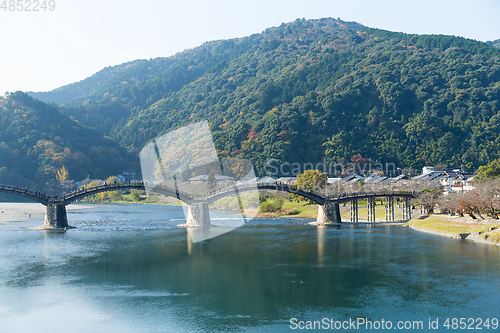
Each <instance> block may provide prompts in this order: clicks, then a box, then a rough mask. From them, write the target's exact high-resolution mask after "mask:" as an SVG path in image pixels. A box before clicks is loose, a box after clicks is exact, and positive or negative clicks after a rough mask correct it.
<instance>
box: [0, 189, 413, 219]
mask: <svg viewBox="0 0 500 333" xmlns="http://www.w3.org/2000/svg"><path fill="white" fill-rule="evenodd" d="M121 189H137V190H145V186H144V184H143V183H142V182H135V183H116V182H115V183H110V184H103V185H98V186H95V187H89V188H81V189H78V190H75V191H72V192H70V193H66V194H63V195H53V196H49V195H47V194H45V193H43V192H41V191H33V190H29V189H28V188H20V187H18V186H9V185H0V193H7V194H12V195H18V196H22V197H24V198H27V199H29V200H32V201H36V202H39V203H41V204H42V205H44V206H46V211H45V222H44V226H45V227H46V228H66V227H68V219H67V215H66V205H69V204H70V203H72V202H74V201H76V200H81V199H83V198H84V197H86V196H89V195H94V194H97V193H100V192H106V191H115V190H121ZM257 189H259V190H275V191H283V192H288V193H293V194H297V195H300V196H303V197H306V198H308V199H310V200H311V201H313V202H315V203H317V204H318V205H319V206H318V218H317V222H316V223H317V224H340V223H341V218H340V209H339V204H341V203H346V202H350V203H351V222H354V223H357V222H358V220H359V219H358V201H359V200H364V199H367V202H368V221H369V222H375V198H379V197H385V198H386V200H385V201H386V207H385V208H386V220H387V221H394V198H396V197H397V198H402V201H403V219H410V218H411V198H414V197H415V193H414V192H405V191H396V192H389V191H380V192H353V193H343V194H339V195H333V196H329V195H325V194H323V193H318V192H314V191H308V190H304V189H301V188H298V187H297V186H295V185H287V184H284V183H279V182H271V183H258V182H241V183H236V184H234V185H231V186H228V187H225V188H223V189H220V190H217V191H214V192H211V193H208V194H206V195H205V196H201V197H200V196H198V197H193V196H192V195H190V194H189V193H186V192H182V191H179V190H176V188H171V187H168V186H162V185H161V184H160V185H155V186H152V191H154V192H156V193H160V194H163V195H165V196H170V197H175V198H177V199H179V200H181V201H183V202H185V203H187V204H188V205H189V210H188V217H187V223H186V226H189V227H208V226H210V217H209V213H208V205H209V204H210V203H212V202H214V201H217V200H219V199H221V198H223V197H225V196H228V195H235V194H236V195H237V194H239V193H243V192H247V191H251V190H257Z"/></svg>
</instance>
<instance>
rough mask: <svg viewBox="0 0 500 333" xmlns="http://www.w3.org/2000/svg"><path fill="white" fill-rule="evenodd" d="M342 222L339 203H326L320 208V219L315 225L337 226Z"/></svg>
mask: <svg viewBox="0 0 500 333" xmlns="http://www.w3.org/2000/svg"><path fill="white" fill-rule="evenodd" d="M341 222H342V220H341V218H340V207H339V204H338V203H333V202H330V201H325V204H324V205H319V206H318V217H317V219H316V222H312V223H310V224H313V225H337V224H340V223H341Z"/></svg>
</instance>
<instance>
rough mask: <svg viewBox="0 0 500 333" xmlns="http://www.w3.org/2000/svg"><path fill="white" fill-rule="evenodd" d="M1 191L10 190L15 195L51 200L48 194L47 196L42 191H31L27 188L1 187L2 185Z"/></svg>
mask: <svg viewBox="0 0 500 333" xmlns="http://www.w3.org/2000/svg"><path fill="white" fill-rule="evenodd" d="M1 190H8V191H12V192H15V193H19V194H23V195H28V196H33V197H36V198H39V199H44V200H49V199H50V196H49V195H48V194H45V193H44V192H41V191H31V190H29V189H28V188H27V187H25V188H20V187H19V186H11V185H1V184H0V191H1Z"/></svg>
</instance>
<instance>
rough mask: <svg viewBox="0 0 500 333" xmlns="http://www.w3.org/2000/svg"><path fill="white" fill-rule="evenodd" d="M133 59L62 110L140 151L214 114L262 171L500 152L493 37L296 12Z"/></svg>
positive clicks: (499, 68) (216, 125)
mask: <svg viewBox="0 0 500 333" xmlns="http://www.w3.org/2000/svg"><path fill="white" fill-rule="evenodd" d="M151 62H155V63H158V64H159V63H162V64H166V65H161V66H158V69H155V67H154V66H153V65H152V64H151ZM133 64H134V63H132V67H129V68H135V69H134V71H136V72H137V74H134V75H132V74H130V73H131V72H132V70H130V71H131V72H130V73H129V72H127V71H126V70H125V67H127V66H125V67H123V66H124V65H121V66H122V67H120V68H122V70H121V71H119V72H120V73H119V74H115V76H111V75H109V76H108V78H106V79H103V80H102V82H105V83H102V87H109V88H106V89H103V90H101V88H100V87H99V88H95V87H94V90H93V92H90V93H89V91H90V88H92V85H91V84H90V83H89V82H90V81H89V82H87V83H85V80H84V81H82V82H79V83H76V84H75V85H74V87H75V89H76V87H78V89H76V90H78V91H82V92H83V91H86V93H87V95H86V96H87V97H83V96H85V93H81V94H75V95H71V96H70V97H64V98H66V99H67V100H68V99H70V98H73V99H75V98H76V99H75V100H78V99H79V98H86V100H85V101H84V102H82V103H81V104H79V105H74V106H72V107H63V108H61V111H62V112H64V113H66V114H67V115H71V116H73V117H74V118H75V119H77V120H78V121H79V122H81V123H82V124H85V125H87V126H92V127H95V128H97V129H98V130H99V131H101V132H102V133H103V134H106V135H109V136H110V137H111V138H112V139H114V140H116V141H117V142H119V143H120V144H121V145H122V146H124V147H127V149H128V150H129V151H131V152H135V153H137V152H139V151H140V149H141V148H142V147H143V146H144V145H145V144H146V143H147V142H148V140H150V139H152V138H154V137H156V136H158V135H160V134H163V133H165V132H167V131H169V130H172V129H175V128H178V127H179V126H182V125H185V124H188V123H190V122H194V121H201V120H208V121H209V122H210V124H211V128H212V132H213V134H214V139H215V143H216V148H217V149H218V150H219V153H220V154H221V155H231V156H240V157H244V158H250V159H251V160H252V161H253V162H254V163H255V165H256V166H257V172H258V173H260V174H263V173H264V172H265V170H264V165H265V162H266V160H268V159H270V158H274V159H277V160H280V161H287V162H289V163H293V162H299V163H305V162H311V163H316V162H319V161H321V160H322V159H323V157H327V158H328V159H329V160H330V161H337V160H340V159H348V160H350V158H351V156H353V155H354V154H358V153H359V154H361V155H362V156H364V157H369V158H371V159H372V160H377V161H380V162H382V163H386V162H392V163H395V164H396V165H398V166H401V167H414V168H420V167H422V166H423V165H426V164H436V163H444V164H447V165H448V166H460V165H463V166H464V167H465V168H469V169H471V168H477V167H478V166H480V165H483V164H486V163H488V162H489V161H491V160H493V159H495V158H498V157H500V139H499V137H500V135H499V134H500V128H499V126H498V125H499V124H500V50H498V49H497V48H495V47H492V46H490V45H488V44H487V43H482V42H478V41H474V40H469V39H464V38H458V37H452V36H443V35H409V34H403V33H394V32H389V31H384V30H378V29H371V28H367V27H364V26H361V25H359V24H356V23H349V22H343V21H340V20H335V19H320V20H309V21H306V20H297V21H294V22H291V23H288V24H282V25H281V26H279V27H274V28H269V29H266V31H264V32H263V33H261V34H256V35H252V36H249V37H245V38H240V39H232V40H224V41H216V42H210V43H205V44H203V45H202V46H200V47H198V48H195V49H193V50H188V51H185V52H183V53H181V54H178V55H176V56H175V57H171V58H166V59H155V60H151V61H149V62H148V61H142V62H137V63H136V65H133ZM148 64H150V65H148ZM167 64H168V65H167ZM134 66H135V67H134ZM160 67H161V69H159V68H160ZM155 71H157V74H155ZM138 73H141V75H139V74H138ZM105 74H106V73H101V72H100V73H98V74H96V75H95V76H96V77H99V75H100V76H103V77H104V76H106V75H105ZM118 77H120V79H119V80H118ZM132 77H135V78H138V79H137V80H135V81H134V80H133V79H131V78H132ZM139 78H140V79H139ZM95 79H96V80H97V78H95ZM122 79H123V81H122V82H126V83H123V87H122V86H120V85H119V84H117V83H118V82H119V81H120V80H122ZM141 80H142V81H141ZM133 82H136V83H135V84H133ZM84 83H85V84H84ZM86 84H88V85H89V86H88V88H85V89H87V90H85V89H84V87H85V85H86ZM67 87H69V86H67ZM63 88H64V87H63ZM61 89H62V88H61ZM105 91H106V92H105ZM51 93H52V92H49V93H47V94H51ZM54 93H55V92H54ZM46 96H48V95H46ZM54 96H55V95H54ZM68 96H69V95H68ZM75 96H77V97H75ZM40 98H42V97H41V96H40ZM61 98H63V97H61Z"/></svg>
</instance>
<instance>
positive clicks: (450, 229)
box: [407, 215, 500, 243]
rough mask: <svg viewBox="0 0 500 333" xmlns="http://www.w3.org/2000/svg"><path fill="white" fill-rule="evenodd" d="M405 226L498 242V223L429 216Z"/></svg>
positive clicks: (499, 232) (499, 236)
mask: <svg viewBox="0 0 500 333" xmlns="http://www.w3.org/2000/svg"><path fill="white" fill-rule="evenodd" d="M407 225H411V226H412V227H414V228H415V229H426V230H432V231H436V232H438V233H446V234H451V235H458V234H471V233H476V234H479V235H481V237H482V238H483V239H486V240H488V241H491V242H493V243H499V242H500V222H499V224H496V225H495V224H484V223H480V222H477V221H474V220H471V219H466V218H464V219H463V220H460V219H453V220H450V217H449V216H446V215H431V216H429V217H427V218H424V219H412V220H410V221H409V222H407Z"/></svg>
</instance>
